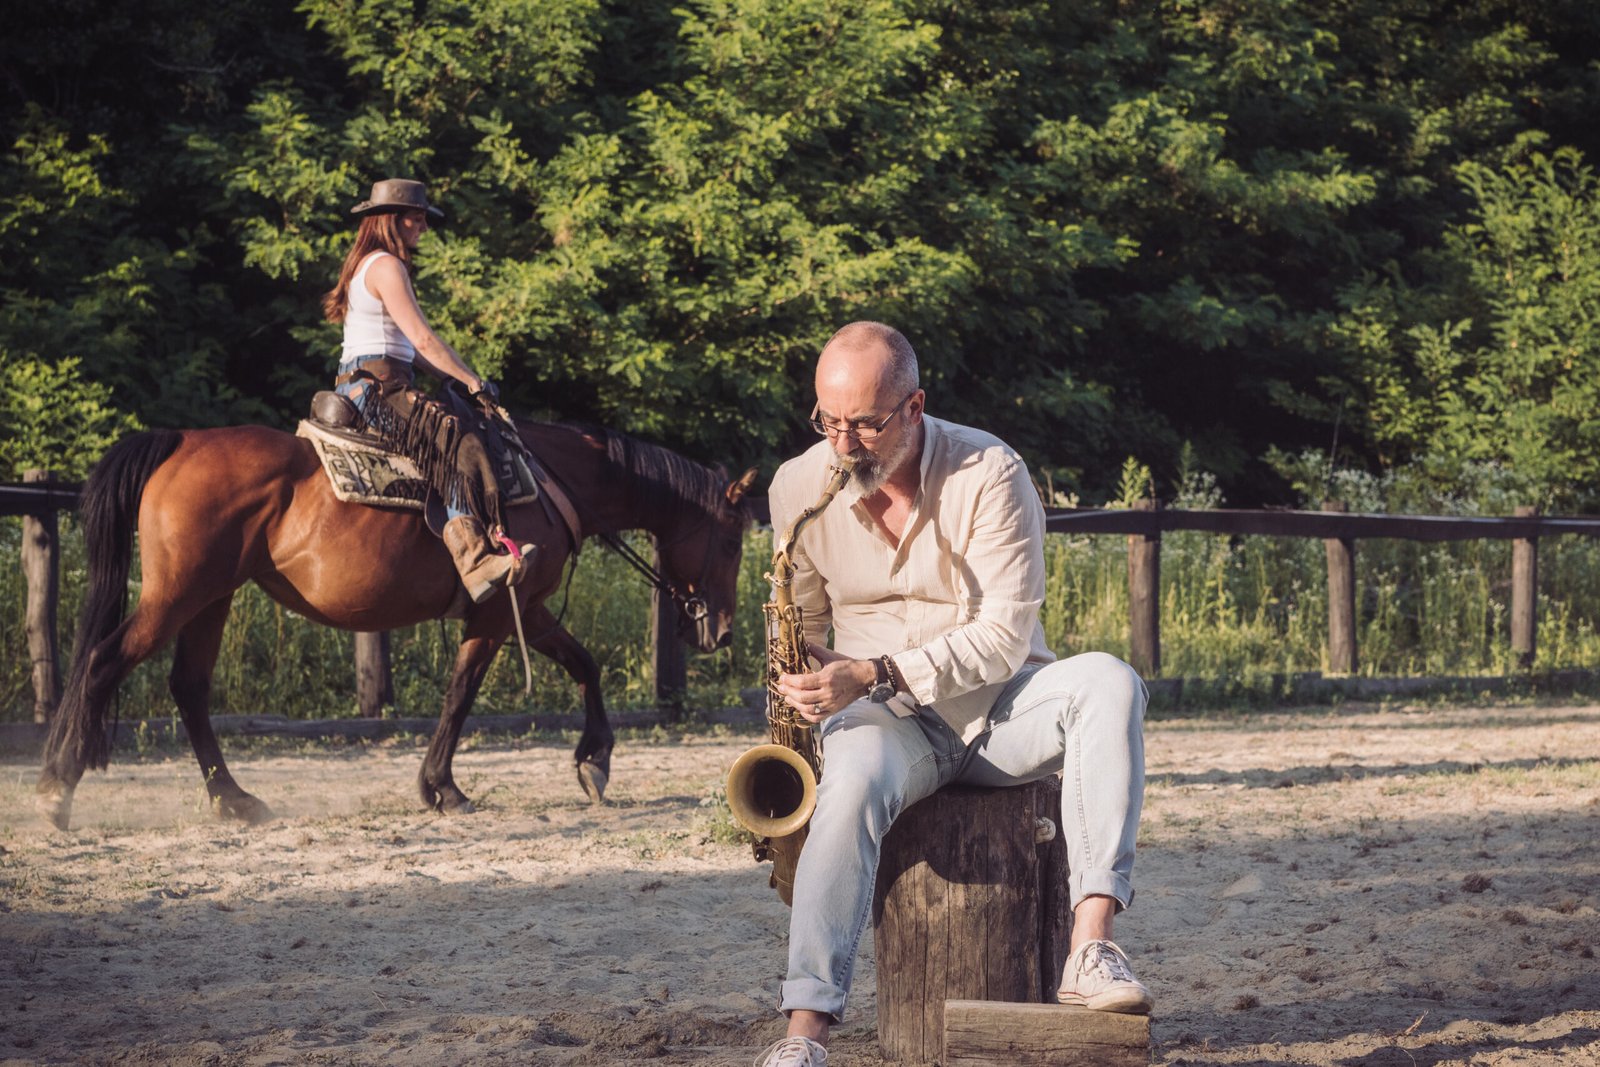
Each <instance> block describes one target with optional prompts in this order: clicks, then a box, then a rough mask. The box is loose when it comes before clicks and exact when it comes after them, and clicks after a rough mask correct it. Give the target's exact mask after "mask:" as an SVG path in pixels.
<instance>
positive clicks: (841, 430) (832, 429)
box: [807, 389, 917, 441]
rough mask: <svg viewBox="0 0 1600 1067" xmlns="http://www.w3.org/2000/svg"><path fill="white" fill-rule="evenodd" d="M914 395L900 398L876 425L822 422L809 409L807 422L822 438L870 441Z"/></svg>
mask: <svg viewBox="0 0 1600 1067" xmlns="http://www.w3.org/2000/svg"><path fill="white" fill-rule="evenodd" d="M916 395H917V391H916V390H915V389H913V390H911V392H909V393H907V394H906V395H905V396H904V397H902V398H901V400H900V403H898V404H896V405H895V406H894V410H893V411H891V412H889V414H887V415H885V416H884V418H883V421H882V422H880V423H876V424H873V423H870V422H824V421H822V420H821V419H820V418H818V417H817V409H816V408H812V409H811V418H810V419H808V420H807V421H808V422H810V423H811V428H812V429H813V430H815V431H817V432H818V433H819V434H821V435H822V436H824V437H842V436H844V435H845V434H849V435H850V436H851V437H854V438H855V439H856V440H857V441H871V440H873V439H874V438H876V437H877V436H878V435H879V434H880V433H882V432H883V428H884V427H885V426H887V425H889V423H890V422H891V421H892V420H893V419H894V417H895V416H896V415H898V414H900V409H901V408H903V407H905V406H906V401H907V400H910V399H911V398H912V397H914V396H916Z"/></svg>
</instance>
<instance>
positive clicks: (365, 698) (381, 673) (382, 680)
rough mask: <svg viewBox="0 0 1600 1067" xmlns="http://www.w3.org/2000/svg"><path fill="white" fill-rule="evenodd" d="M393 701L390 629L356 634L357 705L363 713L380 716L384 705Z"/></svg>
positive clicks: (372, 717) (378, 717)
mask: <svg viewBox="0 0 1600 1067" xmlns="http://www.w3.org/2000/svg"><path fill="white" fill-rule="evenodd" d="M393 704H394V673H393V670H392V668H391V663H390V646H389V634H388V632H387V631H384V632H381V633H358V634H356V706H357V707H358V708H360V710H361V717H362V718H363V719H381V718H383V709H384V706H385V705H390V706H392V705H393Z"/></svg>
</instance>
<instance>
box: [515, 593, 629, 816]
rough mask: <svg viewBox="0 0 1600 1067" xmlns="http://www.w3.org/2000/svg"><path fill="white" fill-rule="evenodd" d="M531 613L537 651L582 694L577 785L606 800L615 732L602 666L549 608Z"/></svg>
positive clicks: (529, 624)
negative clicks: (604, 696)
mask: <svg viewBox="0 0 1600 1067" xmlns="http://www.w3.org/2000/svg"><path fill="white" fill-rule="evenodd" d="M528 614H529V618H528V620H527V628H528V629H529V630H531V631H533V632H534V633H536V634H538V635H539V638H538V639H537V640H535V641H533V642H532V646H533V648H534V650H535V651H536V652H538V653H539V654H541V655H543V656H546V657H548V658H549V659H552V660H554V661H555V662H556V663H558V664H560V666H561V669H562V670H564V671H566V672H567V674H568V675H569V676H570V677H571V678H572V680H573V681H574V682H576V683H577V685H578V694H579V695H580V696H581V697H583V736H582V737H580V738H578V747H577V750H576V751H575V752H574V753H573V761H574V762H575V763H576V764H577V767H578V784H579V785H580V786H582V787H583V791H584V792H585V793H586V794H588V796H589V799H590V800H592V801H594V802H595V803H596V804H600V803H603V802H604V801H605V798H606V783H607V782H609V781H610V780H611V749H612V746H613V745H615V744H616V735H615V734H614V733H612V732H611V720H609V719H608V718H606V705H605V701H604V700H602V699H601V697H600V668H599V666H598V665H596V663H595V661H594V657H593V656H591V655H589V650H588V649H586V648H584V647H583V646H582V645H580V644H579V643H578V640H577V638H575V637H573V636H572V635H571V634H569V633H568V632H567V631H566V630H564V629H563V628H562V627H561V625H560V623H558V622H557V621H556V618H555V616H554V615H552V614H550V611H549V609H548V608H545V607H543V606H540V607H539V608H538V609H537V610H535V611H530V612H529V613H528Z"/></svg>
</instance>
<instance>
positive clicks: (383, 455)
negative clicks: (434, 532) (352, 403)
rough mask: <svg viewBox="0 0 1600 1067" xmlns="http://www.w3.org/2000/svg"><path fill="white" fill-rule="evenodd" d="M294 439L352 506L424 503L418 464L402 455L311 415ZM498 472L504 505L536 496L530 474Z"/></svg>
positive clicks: (425, 495) (426, 489)
mask: <svg viewBox="0 0 1600 1067" xmlns="http://www.w3.org/2000/svg"><path fill="white" fill-rule="evenodd" d="M295 436H296V437H304V438H305V439H306V440H308V441H310V442H311V446H312V447H313V448H315V449H316V450H317V458H318V459H320V460H322V469H323V470H324V471H325V472H327V475H328V481H329V482H330V483H331V484H332V486H333V495H334V496H336V497H338V498H339V499H340V500H343V501H346V502H348V503H352V504H377V505H380V506H383V507H391V508H413V509H415V510H417V511H423V510H425V509H426V507H427V502H428V492H429V487H428V482H427V480H426V479H424V478H423V477H422V472H421V471H420V470H419V469H418V468H417V465H416V464H415V463H413V462H412V461H411V460H409V459H407V458H406V457H405V456H402V455H398V454H396V453H394V452H390V451H388V450H387V449H385V448H383V447H382V446H381V445H379V444H377V443H376V441H375V440H374V442H373V443H370V444H369V443H368V442H367V441H364V440H362V436H363V435H360V434H352V433H347V432H341V431H339V430H330V429H328V428H326V427H324V426H319V425H318V424H317V423H315V422H313V421H311V420H310V419H301V420H300V426H299V428H298V429H296V430H295ZM497 473H501V475H502V476H501V480H500V489H501V492H502V493H503V494H504V495H505V499H506V503H507V504H521V503H524V502H526V501H529V500H535V499H537V498H538V497H539V490H538V486H537V484H536V483H535V481H534V479H533V477H532V476H531V474H530V475H529V476H527V477H523V476H522V473H521V472H520V471H512V472H509V473H510V475H511V476H510V477H509V478H508V477H505V473H507V472H497Z"/></svg>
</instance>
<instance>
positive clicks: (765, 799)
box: [728, 743, 817, 837]
mask: <svg viewBox="0 0 1600 1067" xmlns="http://www.w3.org/2000/svg"><path fill="white" fill-rule="evenodd" d="M816 806H817V776H816V773H815V772H813V771H812V769H811V764H810V763H809V762H808V761H807V760H806V758H805V757H804V756H803V755H801V754H800V753H799V752H796V751H795V750H794V749H792V748H790V747H788V746H787V745H780V744H776V743H772V744H765V745H757V746H755V747H754V748H751V749H747V750H745V752H744V753H742V754H741V755H740V756H739V758H738V759H736V760H734V761H733V766H732V767H731V768H729V770H728V809H729V810H730V811H731V812H732V814H733V817H734V818H735V819H736V820H738V823H739V825H740V826H743V827H744V828H745V829H746V830H749V831H750V832H751V833H753V834H755V835H756V836H757V837H788V836H789V835H790V834H792V833H794V832H795V831H797V830H799V829H801V828H802V827H803V826H805V825H806V824H807V823H808V822H810V821H811V812H812V811H813V810H814V809H815V808H816Z"/></svg>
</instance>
